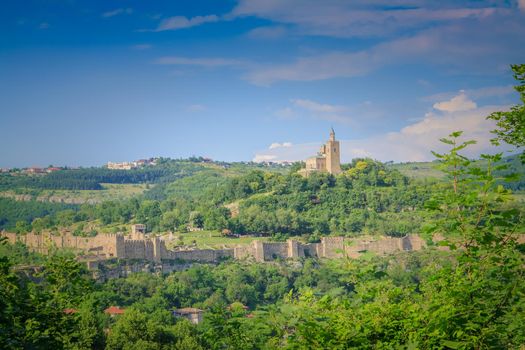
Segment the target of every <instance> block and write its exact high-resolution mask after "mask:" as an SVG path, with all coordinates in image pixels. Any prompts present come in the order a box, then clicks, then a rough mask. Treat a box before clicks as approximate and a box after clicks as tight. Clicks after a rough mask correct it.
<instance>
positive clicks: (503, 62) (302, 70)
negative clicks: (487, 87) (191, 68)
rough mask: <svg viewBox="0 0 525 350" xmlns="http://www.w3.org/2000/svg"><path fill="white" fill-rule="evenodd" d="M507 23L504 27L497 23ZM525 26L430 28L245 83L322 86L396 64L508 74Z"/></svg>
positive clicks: (257, 70)
mask: <svg viewBox="0 0 525 350" xmlns="http://www.w3.org/2000/svg"><path fill="white" fill-rule="evenodd" d="M502 21H503V22H505V25H499V24H498V23H501V22H502ZM523 31H525V22H523V21H518V20H517V19H516V18H514V17H508V16H498V17H494V18H493V17H488V18H484V19H482V20H480V22H472V23H471V22H468V23H467V24H462V25H448V26H438V27H431V28H429V29H426V30H423V31H420V32H418V33H417V34H415V35H414V36H411V37H401V38H398V39H395V40H391V41H385V42H382V43H380V44H377V45H375V46H373V47H371V48H368V49H365V50H361V51H355V52H342V51H335V52H330V53H318V54H311V55H309V56H303V57H298V58H296V59H295V60H293V61H291V62H285V63H280V64H271V65H270V64H268V65H258V66H252V67H251V69H250V71H248V72H247V73H246V74H245V76H244V79H246V80H248V81H250V82H251V83H253V84H255V85H261V86H268V85H271V84H273V83H276V82H279V81H317V80H325V79H332V78H352V77H356V76H362V75H365V74H368V73H369V72H372V71H375V70H377V69H379V68H382V67H387V66H392V65H396V64H400V63H401V64H403V65H407V64H411V63H417V64H420V63H421V62H422V61H423V60H424V62H425V63H426V64H428V65H433V66H436V65H437V66H444V67H447V68H448V69H449V70H454V69H467V70H468V71H469V72H483V73H484V74H486V72H487V71H493V72H495V71H504V70H506V69H508V62H518V61H519V60H520V59H521V56H523V53H524V52H525V51H524V50H523V49H522V47H525V36H523V35H520V34H519V33H520V32H523Z"/></svg>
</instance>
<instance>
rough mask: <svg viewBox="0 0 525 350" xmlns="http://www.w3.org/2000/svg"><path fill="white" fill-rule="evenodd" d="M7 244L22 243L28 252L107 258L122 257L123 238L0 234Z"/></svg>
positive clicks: (110, 236)
mask: <svg viewBox="0 0 525 350" xmlns="http://www.w3.org/2000/svg"><path fill="white" fill-rule="evenodd" d="M2 235H3V236H5V237H7V238H8V240H9V242H10V243H12V244H14V243H15V242H17V241H19V242H21V243H24V244H25V245H26V246H27V247H28V248H29V250H31V251H35V252H38V253H42V254H46V253H47V252H48V251H49V249H50V248H53V247H56V248H60V249H64V248H67V249H73V250H76V251H78V252H83V253H88V254H95V255H105V256H107V257H122V256H123V250H122V243H123V241H124V238H123V237H122V236H121V235H118V234H99V235H97V236H95V237H79V236H73V235H72V234H69V233H67V234H64V235H61V236H54V235H52V234H50V233H42V234H34V233H28V234H25V235H17V234H15V233H7V232H4V233H2Z"/></svg>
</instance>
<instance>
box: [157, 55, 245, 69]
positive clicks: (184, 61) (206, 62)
mask: <svg viewBox="0 0 525 350" xmlns="http://www.w3.org/2000/svg"><path fill="white" fill-rule="evenodd" d="M155 63H156V64H166V65H187V66H202V67H221V66H240V65H243V64H244V62H243V61H240V60H234V59H229V58H191V57H179V56H166V57H161V58H159V59H157V60H156V61H155Z"/></svg>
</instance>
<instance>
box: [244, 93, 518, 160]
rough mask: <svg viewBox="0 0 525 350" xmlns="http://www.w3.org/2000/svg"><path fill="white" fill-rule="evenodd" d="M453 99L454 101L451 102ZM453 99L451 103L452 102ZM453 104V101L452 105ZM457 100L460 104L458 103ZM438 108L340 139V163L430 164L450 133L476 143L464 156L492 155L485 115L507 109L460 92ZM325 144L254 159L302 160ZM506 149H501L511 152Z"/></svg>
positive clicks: (269, 152)
mask: <svg viewBox="0 0 525 350" xmlns="http://www.w3.org/2000/svg"><path fill="white" fill-rule="evenodd" d="M454 99H456V100H454ZM453 100H454V101H453ZM451 101H452V102H451ZM458 101H459V102H458ZM436 105H437V106H438V107H439V108H441V109H438V108H436V109H434V110H433V111H431V112H429V113H427V114H426V115H425V116H424V117H423V119H421V120H419V121H416V122H413V123H412V124H409V125H407V126H405V127H403V128H401V129H400V130H397V131H393V132H388V133H385V134H380V135H375V136H370V137H367V138H364V139H360V140H342V141H341V155H342V157H343V159H342V161H344V162H348V161H350V160H351V159H352V158H359V157H372V158H375V159H378V160H381V161H391V160H393V161H396V162H407V161H412V162H414V161H429V160H433V156H432V154H431V151H432V150H433V151H437V152H443V151H444V150H446V149H447V146H446V145H443V144H442V143H441V142H440V141H439V139H440V138H442V137H446V136H447V135H449V134H450V133H451V132H453V131H457V130H463V131H464V135H463V136H464V139H465V140H467V139H474V140H476V141H477V144H475V145H472V146H470V147H469V148H468V149H467V150H466V152H465V154H466V155H467V156H468V157H473V158H475V157H478V156H479V154H480V153H491V152H494V151H495V149H494V147H493V146H492V145H491V143H490V139H491V138H492V137H493V135H492V134H491V133H490V130H493V129H494V127H495V124H494V121H492V120H487V119H486V116H487V115H489V114H490V113H492V112H495V111H500V110H506V109H508V108H509V107H510V106H483V107H478V106H477V105H476V103H475V102H474V101H471V100H468V98H466V97H464V93H460V94H459V95H458V96H456V97H455V98H453V99H451V100H449V101H442V102H441V103H438V104H436ZM322 143H324V141H319V142H318V143H306V144H294V145H292V146H291V147H289V148H279V147H275V148H272V149H267V150H263V151H260V152H257V153H256V155H255V157H254V160H255V159H263V158H265V157H266V158H270V157H271V159H272V160H273V161H285V160H286V161H297V160H304V159H306V158H308V157H310V156H313V155H315V152H316V150H317V148H318V147H319V146H320V145H321V144H322ZM510 149H511V148H510V147H508V146H504V147H502V148H501V149H500V150H510Z"/></svg>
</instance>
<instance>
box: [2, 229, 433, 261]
mask: <svg viewBox="0 0 525 350" xmlns="http://www.w3.org/2000/svg"><path fill="white" fill-rule="evenodd" d="M1 235H2V236H5V237H7V239H8V241H9V242H10V243H12V244H14V243H15V242H17V241H19V242H21V243H24V244H25V245H26V246H27V247H28V248H29V249H31V250H33V251H37V252H40V253H44V254H45V253H47V252H49V250H50V249H53V248H56V249H71V250H73V251H75V252H76V253H78V254H83V255H87V256H89V257H92V258H94V259H99V260H103V259H111V258H119V259H136V260H145V261H150V262H154V263H160V262H162V261H170V260H172V261H173V260H179V261H199V262H218V261H220V260H221V259H224V258H235V259H253V260H255V261H258V262H264V261H272V260H276V259H300V258H303V257H317V258H326V259H334V258H343V257H347V258H357V257H359V255H361V254H363V253H364V252H372V253H375V254H378V255H385V254H391V253H394V252H397V251H412V250H421V249H423V248H425V247H426V244H425V241H424V240H423V239H421V238H420V237H419V236H417V235H409V236H405V237H401V238H394V237H381V238H371V237H360V238H347V237H323V238H322V239H321V242H320V243H308V244H304V243H301V242H298V241H295V240H292V239H290V240H288V241H286V242H262V241H259V240H255V241H253V242H252V243H251V244H249V245H244V246H238V247H236V248H230V249H194V250H169V249H167V248H166V244H165V242H164V241H163V240H162V239H161V238H160V237H146V236H144V235H141V237H142V238H138V233H137V232H134V234H132V235H130V236H125V235H123V234H98V235H97V236H95V237H77V236H73V235H71V234H64V235H61V236H54V235H51V234H49V233H43V234H40V235H37V234H33V233H28V234H26V235H17V234H15V233H7V232H2V233H1Z"/></svg>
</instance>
